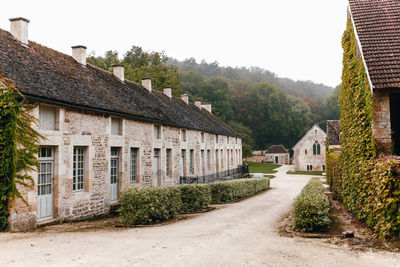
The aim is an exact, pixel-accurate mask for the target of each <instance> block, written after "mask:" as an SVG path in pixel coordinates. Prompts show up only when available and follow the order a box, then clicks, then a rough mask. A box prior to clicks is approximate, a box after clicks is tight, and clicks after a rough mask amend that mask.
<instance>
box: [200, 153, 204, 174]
mask: <svg viewBox="0 0 400 267" xmlns="http://www.w3.org/2000/svg"><path fill="white" fill-rule="evenodd" d="M200 158H201V159H200V161H201V174H202V175H204V170H205V165H204V150H201V151H200Z"/></svg>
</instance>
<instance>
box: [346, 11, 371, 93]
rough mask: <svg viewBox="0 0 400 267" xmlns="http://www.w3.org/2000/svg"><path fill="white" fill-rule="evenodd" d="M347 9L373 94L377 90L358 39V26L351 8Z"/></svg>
mask: <svg viewBox="0 0 400 267" xmlns="http://www.w3.org/2000/svg"><path fill="white" fill-rule="evenodd" d="M347 9H348V12H349V14H350V19H351V23H352V24H353V29H354V36H355V37H356V40H357V45H358V48H359V49H360V53H361V58H362V61H363V63H364V66H365V72H366V73H367V78H368V83H369V87H370V88H371V92H372V93H373V92H374V89H375V86H374V85H373V84H372V81H371V76H369V71H368V66H367V63H366V62H365V58H364V53H363V50H362V46H361V42H360V38H358V33H357V28H356V24H355V22H354V19H353V14H352V13H351V6H350V5H349V6H348V8H347Z"/></svg>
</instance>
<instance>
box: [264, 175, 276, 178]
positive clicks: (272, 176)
mask: <svg viewBox="0 0 400 267" xmlns="http://www.w3.org/2000/svg"><path fill="white" fill-rule="evenodd" d="M264 177H265V178H269V179H273V178H275V175H264Z"/></svg>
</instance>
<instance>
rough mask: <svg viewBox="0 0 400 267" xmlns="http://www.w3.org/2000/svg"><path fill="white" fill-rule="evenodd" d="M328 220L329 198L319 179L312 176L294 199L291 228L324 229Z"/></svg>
mask: <svg viewBox="0 0 400 267" xmlns="http://www.w3.org/2000/svg"><path fill="white" fill-rule="evenodd" d="M330 222H331V220H330V219H329V199H328V197H327V196H326V195H325V193H324V187H323V185H322V182H321V180H320V179H318V178H312V179H311V180H310V181H309V182H308V184H307V185H306V186H305V187H304V188H303V190H302V191H301V192H300V195H299V196H298V197H297V198H296V199H295V202H294V209H293V228H294V229H295V230H296V231H300V232H313V231H324V230H326V229H328V228H329V225H330Z"/></svg>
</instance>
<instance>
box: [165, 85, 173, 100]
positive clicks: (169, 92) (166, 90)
mask: <svg viewBox="0 0 400 267" xmlns="http://www.w3.org/2000/svg"><path fill="white" fill-rule="evenodd" d="M163 93H164V95H166V96H168V97H169V98H171V97H172V90H171V88H170V87H165V88H164V90H163Z"/></svg>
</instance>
